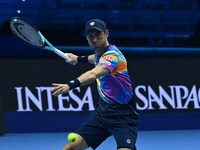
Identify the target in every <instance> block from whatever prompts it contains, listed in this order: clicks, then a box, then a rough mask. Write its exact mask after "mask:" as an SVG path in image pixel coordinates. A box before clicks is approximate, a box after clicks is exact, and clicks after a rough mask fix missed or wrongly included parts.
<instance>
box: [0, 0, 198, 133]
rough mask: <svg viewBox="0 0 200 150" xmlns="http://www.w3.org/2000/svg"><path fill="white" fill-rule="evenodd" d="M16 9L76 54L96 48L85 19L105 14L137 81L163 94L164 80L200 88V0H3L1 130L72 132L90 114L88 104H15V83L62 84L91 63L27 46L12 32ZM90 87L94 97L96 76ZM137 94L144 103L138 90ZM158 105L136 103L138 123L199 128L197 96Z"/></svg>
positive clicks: (0, 22)
mask: <svg viewBox="0 0 200 150" xmlns="http://www.w3.org/2000/svg"><path fill="white" fill-rule="evenodd" d="M15 16H19V17H23V18H25V19H27V20H28V21H30V22H31V23H33V24H34V25H35V26H36V27H38V28H39V29H40V30H41V32H42V33H43V35H44V36H45V37H46V38H47V39H48V40H49V41H50V42H51V43H52V44H53V45H55V46H56V47H58V48H59V49H61V50H62V51H64V52H72V53H75V54H77V55H87V54H91V53H93V50H92V49H91V48H89V47H88V44H87V41H86V39H85V37H84V26H85V23H86V22H87V21H88V20H90V19H93V18H100V19H102V20H104V21H105V23H106V24H107V27H108V29H109V30H110V36H109V41H110V43H111V44H115V45H117V46H118V47H119V48H120V50H122V52H123V53H124V55H125V56H126V58H127V60H128V69H129V74H130V76H131V78H132V84H133V87H134V88H136V87H137V86H138V85H144V86H145V87H148V86H151V87H152V88H153V89H154V90H155V92H156V93H157V94H158V95H159V93H158V92H159V91H158V86H159V85H161V86H162V87H163V88H164V89H165V90H166V91H167V92H168V93H170V91H168V90H169V86H170V85H184V86H186V87H187V88H188V90H189V91H190V90H191V88H192V87H193V86H194V85H195V86H196V88H197V90H199V82H200V80H199V77H200V72H199V63H200V62H199V60H200V59H199V58H200V49H199V46H200V45H199V43H200V42H199V38H200V32H199V31H200V30H199V26H200V23H199V21H200V1H199V0H190V1H189V0H110V1H107V0H95V1H94V0H9V1H6V0H1V1H0V43H1V47H0V98H1V104H0V105H1V107H0V116H1V118H0V134H1V133H3V132H5V127H6V131H7V132H44V131H47V132H53V131H55V132H56V131H66V126H67V129H68V130H69V131H70V130H71V131H73V130H75V128H76V127H77V126H79V124H80V123H81V122H82V121H83V120H84V119H86V118H87V116H88V114H89V113H90V112H88V111H87V107H86V110H84V111H82V112H57V111H55V112H46V111H38V110H37V108H36V107H34V105H32V106H31V107H33V111H32V112H17V111H16V109H17V106H16V104H17V101H16V91H15V90H14V87H15V86H22V87H24V86H28V87H30V88H31V89H32V90H33V89H34V88H35V86H51V83H52V82H62V83H64V82H67V81H69V80H71V79H72V78H75V77H77V76H78V75H80V74H81V73H83V72H85V71H86V70H88V69H91V68H92V67H93V66H92V65H77V66H76V67H73V66H70V65H69V64H66V63H65V62H64V60H63V59H62V58H60V57H58V56H57V55H55V54H53V53H52V52H48V51H44V50H41V49H38V48H33V47H29V46H27V45H25V44H24V43H22V42H21V41H19V40H18V39H17V38H16V37H14V36H13V34H12V33H11V31H10V27H9V21H10V20H11V19H12V18H13V17H15ZM86 88H87V87H85V88H83V91H84V90H85V89H86ZM92 92H93V93H94V94H93V96H94V97H96V96H97V92H96V85H95V83H94V84H92ZM34 94H36V93H34ZM144 95H145V96H147V93H145V94H144ZM198 98H199V97H198ZM135 100H136V101H137V102H138V103H140V100H139V99H138V97H137V96H135ZM198 100H199V99H198ZM184 102H185V99H184V100H183V103H184ZM94 103H95V104H96V103H97V101H96V98H95V101H94ZM199 103H200V101H199ZM44 105H45V103H44ZM153 107H154V108H155V109H154V110H144V111H140V110H138V112H139V113H140V122H139V129H140V130H152V129H157V130H158V129H199V127H200V122H199V109H194V105H193V103H192V102H191V103H190V105H189V108H188V109H184V110H177V109H171V108H170V107H169V109H167V110H160V109H158V106H157V105H156V103H153ZM1 108H2V109H1ZM4 120H5V123H4ZM68 120H73V122H69V121H68ZM13 124H14V125H13Z"/></svg>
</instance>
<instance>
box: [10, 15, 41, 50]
mask: <svg viewBox="0 0 200 150" xmlns="http://www.w3.org/2000/svg"><path fill="white" fill-rule="evenodd" d="M11 29H12V31H13V32H14V33H15V35H16V36H18V37H19V38H20V39H22V40H23V41H25V42H26V43H28V44H30V45H32V46H37V47H42V46H43V45H44V42H43V40H42V39H41V37H40V35H39V34H38V31H37V30H36V29H35V28H34V27H33V26H31V25H30V24H28V23H26V22H25V21H23V20H20V19H14V20H12V21H11Z"/></svg>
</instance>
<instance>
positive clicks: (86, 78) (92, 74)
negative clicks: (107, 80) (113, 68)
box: [77, 65, 109, 86]
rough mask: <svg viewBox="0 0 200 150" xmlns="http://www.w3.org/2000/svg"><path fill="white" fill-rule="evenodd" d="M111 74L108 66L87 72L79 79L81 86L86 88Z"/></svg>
mask: <svg viewBox="0 0 200 150" xmlns="http://www.w3.org/2000/svg"><path fill="white" fill-rule="evenodd" d="M108 73H109V70H108V68H107V67H106V66H103V65H102V66H98V67H95V68H93V69H92V70H90V71H87V72H85V73H84V74H82V75H81V76H79V77H78V78H77V79H78V80H79V81H80V84H81V86H85V85H88V84H91V83H92V82H94V81H95V80H96V79H97V78H99V77H101V76H104V75H106V74H108Z"/></svg>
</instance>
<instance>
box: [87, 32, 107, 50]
mask: <svg viewBox="0 0 200 150" xmlns="http://www.w3.org/2000/svg"><path fill="white" fill-rule="evenodd" d="M86 38H87V40H88V44H89V45H90V46H91V47H92V48H93V49H94V50H101V49H104V48H105V47H107V44H108V40H107V38H108V30H106V31H102V32H100V31H98V30H95V29H91V30H89V31H88V33H86Z"/></svg>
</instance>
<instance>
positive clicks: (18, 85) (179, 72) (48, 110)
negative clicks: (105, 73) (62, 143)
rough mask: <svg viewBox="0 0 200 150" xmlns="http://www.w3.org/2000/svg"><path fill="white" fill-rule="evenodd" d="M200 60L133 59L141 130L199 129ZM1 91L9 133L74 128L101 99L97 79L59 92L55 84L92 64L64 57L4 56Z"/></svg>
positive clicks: (0, 65)
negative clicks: (54, 90) (71, 61)
mask: <svg viewBox="0 0 200 150" xmlns="http://www.w3.org/2000/svg"><path fill="white" fill-rule="evenodd" d="M199 64H200V60H199V59H184V58H182V59H148V60H147V59H145V60H141V59H140V60H138V59H137V60H128V71H129V74H130V77H131V79H132V84H133V88H134V99H135V101H136V108H137V111H138V112H139V114H140V119H139V129H140V130H160V129H162V130H163V129H164V130H168V129H200V119H199V118H200V86H199V85H200V78H199V77H200V71H199V69H198V68H199ZM0 68H1V74H0V78H1V84H0V88H1V90H0V96H1V100H2V103H3V108H4V115H5V122H6V130H7V132H59V131H60V132H63V131H66V132H68V131H74V130H75V129H76V128H78V127H79V125H80V124H81V123H82V122H83V121H84V120H85V119H86V118H87V117H88V115H89V114H90V112H91V111H93V110H94V109H95V106H96V105H97V103H98V92H97V89H96V83H93V84H92V85H90V86H85V87H81V88H76V89H73V90H71V91H70V92H68V93H66V94H63V95H60V96H57V97H54V96H52V95H51V92H50V89H51V88H52V85H51V84H52V83H66V82H68V81H70V80H71V79H74V78H76V77H77V76H79V75H80V74H82V73H83V72H85V71H87V70H90V69H91V68H93V65H86V64H77V65H76V66H71V65H69V64H66V63H65V61H64V60H63V59H57V57H56V58H47V57H40V58H39V57H20V58H17V57H9V58H2V59H1V60H0Z"/></svg>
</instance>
